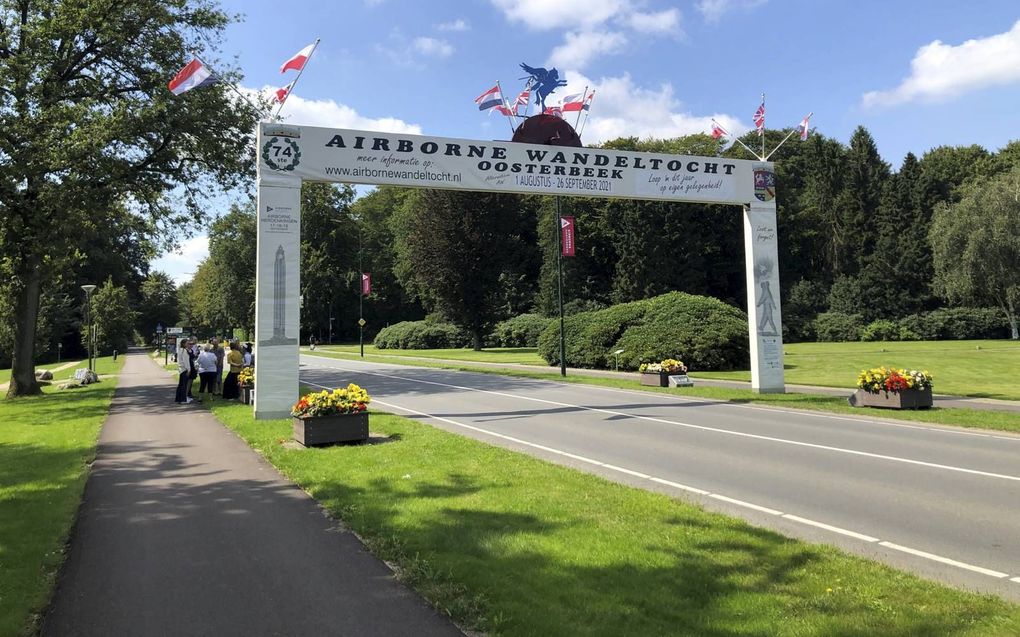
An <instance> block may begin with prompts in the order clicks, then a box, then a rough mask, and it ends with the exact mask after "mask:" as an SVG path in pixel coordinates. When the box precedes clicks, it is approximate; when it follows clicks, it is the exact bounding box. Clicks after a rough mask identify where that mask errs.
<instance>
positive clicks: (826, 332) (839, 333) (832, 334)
mask: <svg viewBox="0 0 1020 637" xmlns="http://www.w3.org/2000/svg"><path fill="white" fill-rule="evenodd" d="M812 325H813V326H814V330H815V334H816V336H817V338H818V340H819V341H820V342H823V343H826V342H828V343H835V342H846V341H859V340H861V332H863V331H864V318H863V317H861V315H860V314H844V313H842V312H823V313H821V314H819V315H818V316H816V317H815V320H814V322H813V324H812Z"/></svg>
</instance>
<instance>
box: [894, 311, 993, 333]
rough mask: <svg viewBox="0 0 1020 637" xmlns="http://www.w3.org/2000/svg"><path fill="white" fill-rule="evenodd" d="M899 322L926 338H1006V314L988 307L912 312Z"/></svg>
mask: <svg viewBox="0 0 1020 637" xmlns="http://www.w3.org/2000/svg"><path fill="white" fill-rule="evenodd" d="M900 323H901V324H902V325H903V326H904V327H905V328H907V329H909V330H910V331H912V332H914V333H916V334H917V335H918V336H919V337H920V338H921V339H922V340H926V341H947V340H968V339H981V338H1009V322H1008V321H1007V320H1006V317H1005V315H1004V314H1003V313H1002V310H1000V309H997V308H991V307H947V308H942V309H939V310H933V311H931V312H924V313H922V314H912V315H910V316H908V317H906V318H904V319H903V320H902V321H900Z"/></svg>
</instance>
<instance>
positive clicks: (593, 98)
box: [577, 89, 595, 137]
mask: <svg viewBox="0 0 1020 637" xmlns="http://www.w3.org/2000/svg"><path fill="white" fill-rule="evenodd" d="M591 94H592V98H591V102H592V103H591V104H589V105H588V109H587V110H585V111H584V122H583V123H582V124H581V130H580V131H578V133H577V136H578V137H580V136H581V133H583V132H584V127H585V126H587V125H588V118H589V117H591V107H592V104H594V103H595V97H594V96H595V89H592V91H591ZM581 109H582V110H584V102H581Z"/></svg>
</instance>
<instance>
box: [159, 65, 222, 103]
mask: <svg viewBox="0 0 1020 637" xmlns="http://www.w3.org/2000/svg"><path fill="white" fill-rule="evenodd" d="M217 81H218V79H217V78H216V76H215V75H213V72H212V71H210V70H209V69H208V67H206V66H205V65H204V64H202V61H201V60H199V59H198V58H195V59H193V60H192V61H190V62H188V65H187V66H185V67H184V68H183V69H181V70H180V71H179V72H178V73H177V75H175V76H174V79H172V80H170V83H169V84H167V87H168V88H169V89H170V92H171V93H173V94H174V95H180V94H181V93H184V92H187V91H190V90H191V89H193V88H201V87H203V86H209V85H211V84H215V83H216V82H217Z"/></svg>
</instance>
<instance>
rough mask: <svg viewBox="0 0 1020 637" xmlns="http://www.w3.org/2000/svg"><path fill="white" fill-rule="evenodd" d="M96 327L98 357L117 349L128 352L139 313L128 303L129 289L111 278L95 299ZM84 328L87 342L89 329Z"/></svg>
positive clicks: (94, 323) (83, 338)
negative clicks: (115, 283) (102, 353)
mask: <svg viewBox="0 0 1020 637" xmlns="http://www.w3.org/2000/svg"><path fill="white" fill-rule="evenodd" d="M92 325H94V326H95V330H96V351H95V352H94V354H95V355H97V356H98V355H99V354H100V353H101V352H110V351H112V350H115V349H116V350H120V351H122V352H126V351H127V348H128V346H129V345H131V341H132V340H133V336H134V329H135V312H134V310H132V309H131V304H130V303H129V302H128V293H127V289H126V288H124V287H123V286H119V285H114V284H113V279H107V280H106V283H104V284H103V285H101V286H99V289H98V290H96V292H95V294H94V295H93V296H92ZM82 328H83V329H82V340H83V342H87V340H86V339H87V332H88V330H87V326H85V325H83V326H82Z"/></svg>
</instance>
